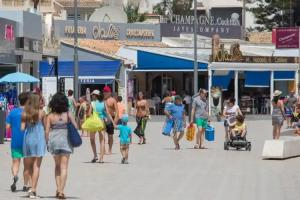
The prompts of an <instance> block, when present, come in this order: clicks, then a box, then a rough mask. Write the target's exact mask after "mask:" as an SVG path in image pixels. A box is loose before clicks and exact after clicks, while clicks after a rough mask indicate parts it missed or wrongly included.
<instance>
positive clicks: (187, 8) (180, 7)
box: [153, 0, 193, 16]
mask: <svg viewBox="0 0 300 200" xmlns="http://www.w3.org/2000/svg"><path fill="white" fill-rule="evenodd" d="M192 3H193V0H163V1H162V2H161V3H158V4H156V5H155V6H154V7H153V12H154V13H155V14H158V15H162V16H168V15H173V14H174V15H190V14H191V7H192Z"/></svg>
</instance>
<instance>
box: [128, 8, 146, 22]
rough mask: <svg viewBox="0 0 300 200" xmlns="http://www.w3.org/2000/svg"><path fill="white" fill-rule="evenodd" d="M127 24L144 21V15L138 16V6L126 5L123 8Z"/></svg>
mask: <svg viewBox="0 0 300 200" xmlns="http://www.w3.org/2000/svg"><path fill="white" fill-rule="evenodd" d="M124 11H125V13H126V15H127V21H128V23H134V22H143V21H145V14H139V6H135V5H133V4H128V5H127V6H125V7H124Z"/></svg>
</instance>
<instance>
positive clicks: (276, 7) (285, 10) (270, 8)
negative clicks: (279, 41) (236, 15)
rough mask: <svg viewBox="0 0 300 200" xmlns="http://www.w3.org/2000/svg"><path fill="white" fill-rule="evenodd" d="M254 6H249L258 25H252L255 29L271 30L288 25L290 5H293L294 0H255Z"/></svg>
mask: <svg viewBox="0 0 300 200" xmlns="http://www.w3.org/2000/svg"><path fill="white" fill-rule="evenodd" d="M255 3H256V5H257V6H256V7H253V8H249V9H248V10H249V11H251V12H252V13H253V14H254V16H255V18H256V21H255V22H256V24H258V26H256V27H254V28H255V30H257V31H266V30H267V31H271V30H272V29H273V28H276V27H284V26H289V25H290V21H291V19H290V16H291V15H290V14H289V12H290V10H289V9H290V7H292V8H293V7H294V3H295V1H292V0H256V1H255Z"/></svg>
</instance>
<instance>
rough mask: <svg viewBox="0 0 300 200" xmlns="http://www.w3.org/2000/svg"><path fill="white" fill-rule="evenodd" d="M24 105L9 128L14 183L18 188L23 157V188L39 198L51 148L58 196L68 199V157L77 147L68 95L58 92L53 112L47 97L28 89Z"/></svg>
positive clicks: (14, 112) (21, 99) (12, 114)
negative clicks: (73, 140) (70, 132)
mask: <svg viewBox="0 0 300 200" xmlns="http://www.w3.org/2000/svg"><path fill="white" fill-rule="evenodd" d="M18 98H19V103H20V107H18V108H15V109H13V110H12V111H11V112H10V113H9V115H8V116H7V120H6V123H7V128H11V129H12V140H11V156H12V160H13V161H12V174H13V184H12V185H11V190H12V192H15V191H16V184H17V182H18V179H19V178H18V171H19V166H20V161H21V159H22V158H23V163H24V172H23V176H24V186H23V191H24V192H28V197H29V198H32V199H34V198H38V196H37V185H38V179H39V174H40V168H41V164H42V160H43V157H44V156H45V154H46V151H47V150H48V151H49V152H50V153H51V154H52V155H53V158H54V162H55V180H56V186H57V191H56V195H55V196H56V198H58V199H65V195H64V188H65V185H66V180H67V174H68V161H69V157H70V155H71V154H72V153H73V148H72V146H71V144H70V142H69V140H68V129H67V124H68V122H72V123H73V125H74V126H75V127H77V125H76V123H75V119H74V117H73V114H72V113H71V112H70V110H69V101H68V98H67V97H66V96H65V95H64V94H62V93H57V94H55V95H54V96H53V97H52V99H51V101H50V103H49V110H50V112H49V113H48V114H46V112H45V111H44V110H43V107H44V105H43V104H44V101H43V100H42V97H41V96H40V95H39V94H37V93H31V92H25V93H21V94H20V95H19V97H18Z"/></svg>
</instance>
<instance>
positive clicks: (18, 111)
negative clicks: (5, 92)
mask: <svg viewBox="0 0 300 200" xmlns="http://www.w3.org/2000/svg"><path fill="white" fill-rule="evenodd" d="M22 113H23V109H22V108H15V109H13V110H12V111H11V112H10V113H9V115H8V116H7V118H6V123H7V124H9V125H10V127H11V133H12V136H11V148H12V149H23V139H24V131H22V130H21V122H22Z"/></svg>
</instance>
